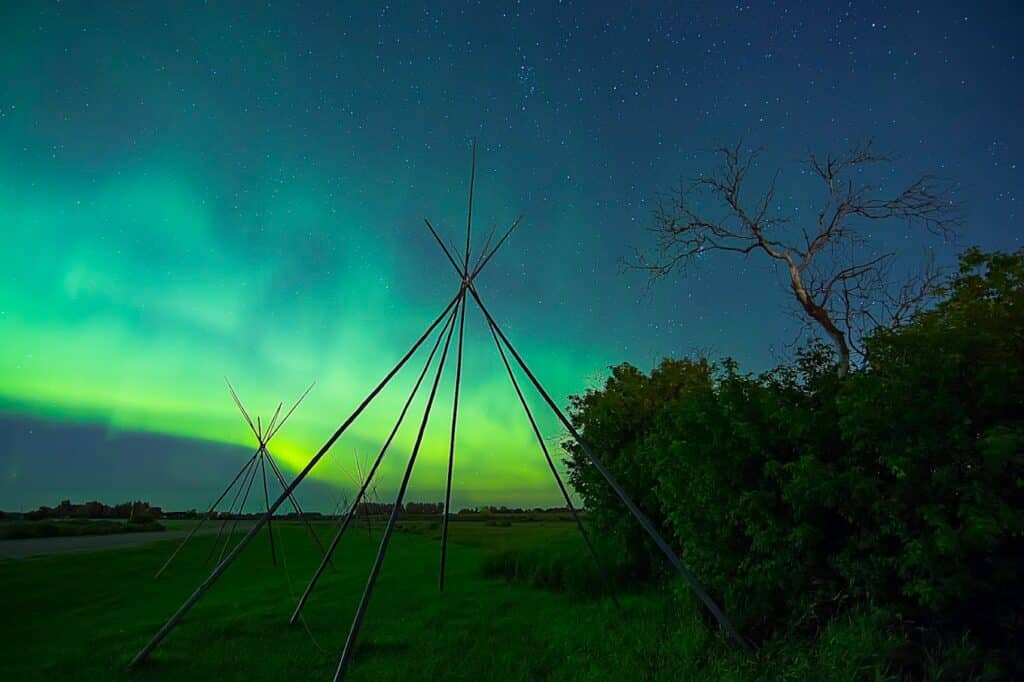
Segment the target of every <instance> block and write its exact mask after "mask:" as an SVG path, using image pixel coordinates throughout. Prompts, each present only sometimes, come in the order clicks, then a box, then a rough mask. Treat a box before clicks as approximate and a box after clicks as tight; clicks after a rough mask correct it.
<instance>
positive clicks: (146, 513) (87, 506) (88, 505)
mask: <svg viewBox="0 0 1024 682" xmlns="http://www.w3.org/2000/svg"><path fill="white" fill-rule="evenodd" d="M23 516H24V518H26V519H28V520H30V521H38V520H40V519H131V518H146V519H158V518H161V517H163V516H164V512H163V510H162V509H160V507H154V506H152V505H151V504H149V503H148V502H143V501H141V500H137V501H135V502H122V503H121V504H115V505H114V506H110V505H107V504H103V503H102V502H97V501H96V500H93V501H91V502H84V503H82V504H75V503H73V502H72V501H71V500H61V502H60V504H58V505H57V506H56V507H46V506H43V507H39V508H38V509H36V510H33V511H30V512H27V513H26V514H24V515H23Z"/></svg>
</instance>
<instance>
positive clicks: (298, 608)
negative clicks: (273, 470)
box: [288, 311, 455, 625]
mask: <svg viewBox="0 0 1024 682" xmlns="http://www.w3.org/2000/svg"><path fill="white" fill-rule="evenodd" d="M454 320H455V313H454V311H453V313H452V315H451V316H450V317H449V318H448V322H447V323H446V324H445V326H444V327H442V328H441V332H440V333H439V334H438V335H437V340H436V341H435V342H434V347H433V348H432V349H431V350H430V355H428V356H427V361H426V363H424V365H423V371H421V372H420V375H419V377H418V378H417V379H416V384H415V385H414V386H413V387H412V391H411V392H410V393H409V397H408V398H407V399H406V401H405V405H403V406H402V411H401V413H399V415H398V419H397V420H396V421H395V426H394V428H392V429H391V433H390V434H389V435H388V437H387V440H385V441H384V445H383V446H382V447H381V449H380V452H379V453H377V459H376V460H374V462H373V466H372V467H371V468H370V473H369V475H367V477H366V480H365V481H363V484H362V487H360V488H359V492H358V493H356V497H355V499H354V500H353V501H352V504H351V505H350V506H349V508H348V512H347V513H346V514H345V519H344V520H343V521H342V523H341V526H340V527H339V528H338V532H337V533H335V534H334V537H333V538H332V539H331V544H330V545H328V546H327V553H326V554H325V555H324V558H323V560H322V561H321V562H320V566H319V567H317V569H316V572H315V573H313V577H312V578H310V579H309V584H307V585H306V589H305V590H304V591H303V593H302V597H301V598H299V603H298V604H296V605H295V610H294V611H293V612H292V617H291V618H290V619H289V620H288V624H289V625H294V624H295V623H296V622H297V621H298V619H299V615H300V614H301V613H302V609H303V607H304V606H305V605H306V602H307V601H309V597H310V595H311V594H312V593H313V589H314V588H315V587H316V584H317V581H319V580H320V575H321V574H322V573H323V572H324V567H325V566H326V564H327V561H328V560H329V559H330V558H331V557H332V556H334V551H335V549H337V547H338V543H339V542H340V541H341V536H342V535H344V534H345V530H346V529H347V528H348V526H349V524H350V523H351V522H352V517H353V516H355V513H356V510H357V509H358V507H359V501H360V500H361V499H362V498H363V496H364V495H365V494H366V489H367V488H368V487H369V486H370V482H371V481H372V480H373V477H374V475H376V473H377V468H378V467H379V466H380V463H381V462H382V461H383V460H384V454H385V453H386V452H387V451H388V448H389V447H390V446H391V441H393V440H394V439H395V435H396V434H397V433H398V429H399V427H401V426H402V421H403V420H404V419H405V414H406V412H408V411H409V406H410V405H412V401H413V398H415V397H416V393H417V392H418V391H419V389H420V384H421V383H423V378H424V377H425V376H426V375H427V371H428V370H429V369H430V365H431V363H432V362H433V360H434V354H435V353H437V349H438V348H439V347H440V345H441V339H442V338H444V335H445V333H446V332H447V331H448V327H449V326H450V325H451V324H453V322H454Z"/></svg>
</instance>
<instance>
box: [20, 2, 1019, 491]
mask: <svg viewBox="0 0 1024 682" xmlns="http://www.w3.org/2000/svg"><path fill="white" fill-rule="evenodd" d="M339 4H344V5H345V6H344V7H339V6H338V5H339ZM637 5H638V6H634V7H630V8H624V7H623V6H622V3H617V2H616V3H607V4H606V5H604V6H602V5H601V4H599V3H572V2H557V3H525V2H523V3H519V2H494V3H492V2H481V3H469V4H464V3H443V2H442V3H426V4H422V3H418V2H401V3H394V4H390V5H378V4H376V3H361V2H360V3H333V2H323V3H317V2H304V3H289V2H270V3H259V4H258V3H252V2H236V3H232V2H217V3H209V4H207V3H200V2H187V1H183V2H174V3H127V4H126V3H77V2H71V3H60V2H57V3H53V2H43V1H36V2H5V3H3V7H2V8H0V44H3V45H4V49H3V50H2V54H0V234H2V236H3V240H2V243H3V248H4V252H5V253H4V256H5V257H4V259H3V262H4V265H3V267H2V268H0V346H2V352H0V509H9V510H18V509H28V508H32V507H35V506H38V505H40V504H54V503H56V502H57V501H58V500H59V499H61V498H63V497H71V498H73V499H76V500H81V499H85V498H90V499H91V498H99V499H103V500H105V501H107V502H116V501H119V500H123V499H128V498H131V497H138V498H143V499H148V500H150V501H152V502H153V503H155V504H160V505H163V506H165V507H171V508H183V507H189V506H200V507H201V506H203V505H205V504H207V503H208V502H209V501H210V500H211V499H212V498H213V497H215V496H216V494H217V493H218V492H219V487H220V486H222V485H223V484H224V483H226V481H227V480H229V479H230V477H231V476H232V475H233V474H234V472H235V471H236V470H237V468H238V467H239V466H241V464H242V463H243V462H244V460H245V459H246V457H247V455H248V454H249V450H248V449H247V448H248V447H249V446H251V445H252V437H251V434H248V431H247V428H246V427H245V425H244V423H243V422H242V420H241V418H240V417H239V415H238V414H237V412H236V410H235V407H234V405H233V403H232V402H231V399H230V397H229V395H228V393H227V390H226V388H225V386H224V381H223V378H224V376H225V375H226V376H229V377H230V378H231V379H232V381H233V382H234V384H235V385H236V387H237V388H238V391H239V393H240V395H241V397H242V399H243V400H244V401H246V403H247V405H248V406H249V408H250V410H251V411H252V412H253V413H259V414H261V415H262V416H263V418H264V419H266V418H268V417H269V416H270V414H271V413H272V412H273V410H274V408H275V407H276V405H277V403H278V402H279V401H285V402H286V404H287V403H288V402H289V401H291V400H294V399H295V398H296V397H297V396H298V395H299V394H300V393H301V392H302V390H303V389H304V388H305V387H306V386H307V385H308V384H309V383H310V382H311V381H314V380H315V381H316V382H317V385H316V387H315V388H314V390H313V391H312V393H311V394H310V396H309V398H308V399H307V400H306V402H305V403H304V404H303V405H302V407H300V409H299V410H298V411H297V412H296V414H295V416H294V417H293V418H292V420H291V421H290V422H289V423H288V424H287V425H286V426H285V428H284V429H283V430H282V431H281V434H280V435H279V436H278V437H277V438H276V439H275V441H274V443H273V445H272V450H273V452H274V454H275V456H276V457H278V458H279V461H280V463H281V465H282V467H283V469H284V470H285V471H286V472H288V473H290V474H294V473H295V472H297V471H298V470H299V468H301V466H302V465H303V464H304V463H305V462H306V461H307V459H308V458H309V456H310V455H311V454H312V453H313V452H314V451H315V450H316V449H317V447H318V446H319V445H320V444H321V443H322V442H323V441H324V440H325V439H326V438H327V437H328V436H329V435H330V434H331V433H332V432H333V431H334V429H335V428H336V427H337V426H338V424H340V423H341V421H342V420H343V419H344V418H345V417H346V416H347V415H348V414H349V413H350V412H351V410H352V409H353V408H354V407H355V406H356V404H357V403H358V402H359V401H360V400H361V399H362V398H363V396H364V395H365V394H366V393H367V392H368V391H369V390H370V389H371V388H372V387H373V385H374V384H375V383H376V382H377V380H378V379H379V378H380V377H381V376H383V374H384V373H385V372H386V371H387V370H388V369H390V367H391V366H392V364H393V363H394V362H395V361H396V360H397V359H398V358H399V357H400V356H401V354H402V353H403V352H404V351H405V349H406V348H407V347H408V345H409V344H410V343H411V342H412V341H413V340H414V339H415V338H416V337H417V336H418V335H419V334H420V333H421V331H422V330H423V329H424V328H425V327H426V325H427V324H428V323H429V322H430V321H431V320H432V319H433V318H434V317H435V316H436V315H437V314H438V313H439V312H440V310H441V308H442V307H443V306H444V304H445V303H446V302H447V301H448V300H449V299H450V298H451V296H452V295H453V294H454V292H455V290H456V289H457V286H458V281H457V279H456V277H455V276H454V273H453V272H452V271H451V269H450V266H449V264H448V263H447V261H446V260H445V259H444V256H443V254H442V253H441V252H440V250H439V249H438V248H437V246H436V244H435V243H434V242H433V241H432V239H431V237H430V235H429V233H428V232H427V231H426V229H425V228H424V227H423V224H422V218H423V217H429V218H430V219H431V220H432V222H433V223H434V224H435V225H437V226H438V228H439V230H440V231H441V233H442V234H443V235H444V237H445V238H446V239H451V240H452V241H453V242H455V243H460V244H461V242H462V240H463V239H464V232H463V230H464V225H465V204H466V194H467V188H468V176H469V160H470V140H471V139H472V138H476V139H477V140H478V169H477V170H478V172H477V183H476V203H475V210H474V217H475V220H474V224H475V232H474V234H475V236H476V238H477V239H476V242H475V246H474V248H475V249H479V248H480V243H481V242H482V240H483V239H484V238H485V236H486V234H487V233H488V232H489V231H490V229H491V227H492V226H494V225H498V226H505V225H507V224H509V223H510V222H511V221H512V220H513V219H514V218H515V217H516V216H517V215H519V214H520V213H521V214H523V215H524V219H523V223H522V226H521V227H520V228H519V229H518V231H517V232H516V233H515V234H514V235H513V236H512V238H510V239H509V241H508V243H507V244H506V245H505V247H504V248H503V249H502V251H501V252H499V254H498V255H497V256H496V257H495V259H494V261H493V263H492V264H491V265H489V266H488V268H487V270H486V271H485V272H484V273H483V274H481V276H480V278H479V280H478V283H477V284H478V289H479V291H480V294H481V296H482V297H483V299H484V300H485V301H486V302H487V304H488V306H489V308H490V309H491V311H492V313H493V314H494V315H495V317H496V318H497V320H498V321H499V323H500V324H502V325H503V327H504V329H505V331H506V333H507V334H508V335H509V337H510V338H511V339H512V341H513V342H514V343H516V344H517V346H518V347H519V350H520V351H521V352H522V354H523V355H524V356H525V358H526V359H527V361H528V362H529V363H530V364H531V366H532V367H533V369H534V370H535V371H536V372H537V373H538V374H539V375H540V376H541V377H542V379H543V381H544V382H545V383H546V384H547V386H548V388H549V390H550V391H551V392H552V394H553V395H554V396H555V397H556V399H557V400H559V401H562V402H563V403H564V401H565V398H566V397H567V396H568V395H569V394H571V393H574V392H578V391H580V390H583V389H584V388H586V387H588V386H594V385H596V382H598V381H599V380H600V377H601V376H602V375H603V374H604V373H605V371H606V368H607V366H608V365H610V364H614V363H619V362H622V361H629V362H632V363H634V364H636V365H638V366H640V367H642V368H645V369H647V368H650V367H651V366H652V364H654V363H655V362H656V361H658V360H659V359H660V358H661V357H664V356H681V355H686V354H688V353H692V352H694V351H697V350H700V351H704V352H710V353H712V354H713V355H714V356H716V357H722V356H732V357H735V358H736V359H737V360H739V362H740V363H741V365H742V366H743V367H744V368H747V369H750V370H761V369H766V368H768V367H770V366H772V365H773V364H775V363H777V362H778V361H780V360H781V359H782V358H784V357H785V346H786V344H787V343H788V342H789V341H790V340H791V338H792V335H793V333H794V331H795V329H796V325H795V323H794V322H793V320H792V318H791V317H789V316H788V315H787V313H786V311H787V310H788V306H787V304H788V300H787V297H786V292H785V290H784V289H783V287H782V285H781V283H780V281H779V279H778V277H777V276H776V275H775V274H774V272H773V271H772V270H770V269H768V268H767V267H766V264H764V263H762V262H760V261H757V260H756V259H751V260H748V261H744V260H742V259H736V258H729V257H728V255H725V256H724V257H722V258H714V259H708V260H707V262H703V263H701V264H700V267H698V268H697V269H696V270H694V271H693V272H691V273H689V274H688V275H687V276H686V277H685V278H684V277H676V278H671V279H669V280H666V281H664V282H662V283H660V284H659V285H658V286H657V287H655V288H654V289H653V290H652V291H651V292H650V293H645V292H644V282H645V280H644V278H643V276H642V275H640V274H638V273H629V272H625V273H623V272H621V268H620V266H619V261H620V259H622V258H623V257H628V256H629V255H630V254H631V253H632V252H633V249H634V248H644V247H645V246H649V243H650V242H649V234H647V233H646V231H645V228H646V227H648V226H649V225H650V222H651V210H652V207H653V203H654V201H655V200H656V198H657V196H658V193H659V192H662V191H665V190H667V189H670V188H671V187H672V186H673V185H675V184H677V182H678V181H679V180H680V179H681V178H688V177H692V176H694V175H696V174H697V173H698V172H699V171H700V170H701V169H706V168H708V167H709V166H710V165H711V164H712V163H713V161H714V160H713V156H712V149H713V148H714V147H715V146H717V145H720V144H723V143H732V142H734V141H736V140H739V139H741V138H742V139H743V140H744V142H745V143H748V144H751V145H758V146H764V147H765V152H764V156H763V157H762V161H761V163H760V167H761V168H763V169H765V170H769V169H775V168H778V169H780V171H781V175H780V179H779V184H780V193H779V201H778V203H779V206H778V207H777V209H778V210H779V211H780V212H785V213H787V214H790V215H793V216H795V217H797V218H799V217H800V216H803V215H813V210H814V207H815V202H816V200H818V199H819V198H820V194H819V188H818V187H816V186H815V185H813V183H811V182H810V181H809V179H808V176H807V175H806V172H805V169H804V168H803V167H802V166H801V163H800V162H801V159H802V158H804V157H805V155H806V152H807V151H808V150H815V151H818V152H822V153H823V152H827V151H842V150H844V149H846V148H847V147H849V146H850V144H851V143H852V142H854V141H856V140H861V139H864V138H867V137H874V138H876V140H877V144H878V145H879V146H880V147H881V148H883V149H885V150H887V151H890V152H891V153H892V154H893V155H894V156H895V157H896V158H897V162H896V163H895V164H894V165H893V166H892V168H891V169H889V170H886V171H884V173H885V175H884V176H883V177H881V178H880V180H881V181H882V182H883V184H885V185H887V186H895V185H897V184H899V183H900V182H901V181H906V180H907V179H910V178H912V177H913V176H915V175H917V174H920V173H923V172H935V173H938V174H940V175H942V176H944V177H946V178H949V179H951V180H953V181H955V182H957V183H958V185H959V188H958V191H957V198H958V199H959V200H960V201H962V202H963V204H964V206H965V216H966V219H967V223H966V225H967V226H966V228H965V235H964V243H965V244H978V245H980V246H981V247H983V248H986V249H1013V248H1017V247H1019V246H1020V242H1021V234H1022V230H1021V221H1020V216H1019V210H1018V204H1017V195H1018V192H1019V190H1020V188H1021V185H1020V180H1021V168H1020V163H1021V160H1022V158H1021V155H1022V133H1021V129H1020V126H1019V115H1020V111H1021V105H1022V103H1024V102H1022V95H1021V92H1022V91H1024V88H1021V83H1022V68H1021V67H1022V64H1021V62H1022V61H1024V54H1021V53H1020V45H1019V41H1018V39H1017V38H1018V36H1017V35H1016V32H1015V28H1014V27H1015V26H1018V25H1019V23H1020V21H1021V19H1022V17H1021V14H1022V10H1021V9H1020V6H1019V4H1018V3H1014V2H1002V3H1000V2H993V3H944V2H927V3H901V2H843V3H832V2H821V3H796V2H794V3H785V2H771V3H768V2H756V3H742V4H733V3H721V2H674V3H664V4H661V3H638V4H637ZM872 237H873V238H876V239H877V240H878V241H879V243H880V244H881V245H883V246H892V245H896V246H898V247H899V249H900V251H901V253H906V254H907V255H908V256H911V257H913V256H915V255H917V254H918V253H919V252H920V251H921V249H923V248H924V247H925V245H926V241H925V240H924V239H923V238H921V237H920V236H919V235H915V234H914V233H909V232H906V231H905V230H904V229H903V228H902V226H899V225H895V226H894V225H888V226H885V227H884V228H882V227H881V226H880V227H878V228H877V231H876V233H874V234H873V235H872ZM958 248H959V247H957V246H956V245H938V246H937V247H936V255H937V257H938V260H939V262H940V263H942V264H950V263H952V262H954V260H955V253H956V252H957V250H958ZM421 363H422V360H416V361H414V363H413V365H410V368H409V369H408V370H406V371H405V372H403V373H402V374H400V375H399V376H398V378H397V379H396V381H395V384H394V386H393V387H392V388H391V389H389V390H388V391H387V392H385V393H384V394H382V396H381V399H380V400H378V401H376V402H375V403H374V404H373V406H372V407H371V408H370V409H369V410H368V411H367V412H366V413H365V415H364V416H363V417H362V418H361V419H360V420H359V421H358V422H357V423H356V425H355V426H354V427H353V429H352V430H351V432H350V434H349V435H347V436H346V437H345V438H344V439H342V441H340V442H339V443H338V444H337V445H336V446H335V448H334V450H333V451H332V455H331V457H329V458H327V459H325V460H324V461H323V462H322V463H321V464H320V465H319V466H318V467H317V468H316V469H315V470H314V472H313V475H312V477H311V479H310V481H309V484H308V485H305V484H304V486H303V488H301V489H300V490H301V492H302V494H301V495H300V497H302V498H304V499H306V500H307V506H308V507H311V508H318V509H322V510H325V511H330V508H331V507H332V506H333V505H334V504H335V503H336V502H337V500H338V499H339V496H341V495H342V494H344V493H345V491H346V490H349V491H351V487H352V476H353V472H354V470H355V465H354V462H355V459H356V458H359V459H360V460H362V461H363V462H365V461H366V460H368V459H369V458H370V457H371V456H373V455H375V454H376V448H377V447H379V445H380V443H381V441H382V440H383V438H384V437H385V436H386V434H387V432H388V430H389V428H390V426H391V424H392V421H393V419H394V417H395V416H396V414H397V411H398V409H399V408H400V407H401V404H402V402H403V400H404V398H405V396H406V393H407V391H408V388H409V387H410V386H411V383H412V381H414V380H415V376H416V373H417V369H418V368H419V367H420V366H421ZM464 370H465V375H464V382H463V386H462V401H461V404H460V430H459V450H458V454H457V458H456V468H455V486H456V488H455V495H454V503H455V506H456V507H459V506H463V505H477V504H510V505H511V504H514V505H531V506H532V505H535V504H537V505H545V506H546V505H554V504H559V503H560V499H559V497H558V493H557V488H556V487H555V485H554V482H553V481H552V480H551V477H550V474H549V472H548V471H547V469H546V465H545V464H544V461H543V459H542V456H541V455H540V453H539V451H538V449H537V448H536V444H535V443H534V441H533V440H532V434H531V432H530V430H529V426H528V423H527V422H526V420H525V417H524V416H523V414H522V412H521V410H520V408H519V407H518V403H517V402H516V398H515V395H514V394H513V393H512V391H511V388H510V384H509V382H508V377H507V376H506V375H505V374H504V370H503V368H502V366H501V364H500V360H499V358H498V356H497V354H496V351H495V348H494V346H493V344H492V342H491V340H490V337H489V336H488V335H487V332H486V328H485V326H484V324H483V319H482V317H481V316H480V315H479V313H478V312H477V311H476V310H475V309H474V308H473V307H472V306H470V308H469V313H468V315H467V331H466V351H465V366H464ZM451 390H452V381H451V375H450V374H449V375H448V376H446V378H445V380H444V381H443V382H442V384H441V389H440V396H441V398H440V402H439V404H438V405H439V406H438V408H437V411H436V412H435V415H434V418H433V420H432V422H431V428H430V429H429V431H428V434H427V439H426V444H425V449H424V451H423V453H422V455H421V460H420V464H419V465H418V467H417V470H416V473H415V475H414V477H413V483H412V488H411V490H410V493H409V496H408V499H422V500H436V499H440V498H441V497H442V490H443V481H444V475H445V471H444V466H445V465H444V463H445V461H446V458H447V442H446V440H447V429H448V428H449V420H450V412H449V410H450V396H451ZM417 404H422V403H421V402H420V403H417ZM533 404H534V405H536V406H537V407H540V403H539V401H534V402H533ZM538 413H541V411H540V410H538ZM413 414H414V415H415V414H417V412H415V411H414V412H413ZM540 421H541V426H542V429H543V430H544V432H545V434H546V435H548V436H550V437H556V436H558V434H559V427H558V425H557V423H556V422H555V421H554V420H553V419H552V418H551V417H550V416H549V415H547V414H546V413H544V414H543V418H542V419H541V420H540ZM416 422H417V419H416V418H411V419H409V420H408V423H407V426H406V427H405V428H404V429H403V432H402V434H401V435H400V437H399V439H398V441H397V444H396V447H395V449H394V451H393V453H392V455H391V456H389V457H388V458H387V459H386V460H385V464H384V465H383V467H382V470H381V484H380V487H379V491H380V492H381V494H382V495H386V494H387V493H388V492H390V491H393V490H394V488H395V487H396V483H397V480H398V477H399V475H400V472H401V470H402V468H403V467H404V463H405V458H406V456H407V454H408V451H409V447H410V445H411V443H412V440H413V438H414V436H415V431H414V428H415V424H416Z"/></svg>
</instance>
